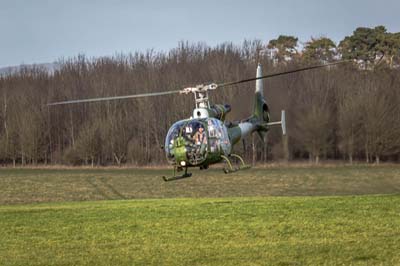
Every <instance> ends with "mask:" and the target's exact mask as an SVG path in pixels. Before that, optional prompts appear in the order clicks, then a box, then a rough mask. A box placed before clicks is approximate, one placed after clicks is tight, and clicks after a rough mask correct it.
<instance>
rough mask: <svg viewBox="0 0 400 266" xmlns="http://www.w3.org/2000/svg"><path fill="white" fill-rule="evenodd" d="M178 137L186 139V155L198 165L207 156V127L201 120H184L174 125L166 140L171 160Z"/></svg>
mask: <svg viewBox="0 0 400 266" xmlns="http://www.w3.org/2000/svg"><path fill="white" fill-rule="evenodd" d="M178 137H183V138H184V140H185V149H186V157H187V159H188V160H189V162H190V163H191V164H193V165H196V164H198V163H200V162H202V161H204V160H205V158H206V152H207V128H206V126H205V124H203V122H202V121H200V120H184V121H179V122H177V123H175V124H173V125H172V127H171V128H170V130H169V131H168V134H167V137H166V140H165V142H166V143H165V152H166V155H167V159H168V160H169V161H173V160H174V157H175V156H174V154H173V153H174V141H176V139H177V138H178Z"/></svg>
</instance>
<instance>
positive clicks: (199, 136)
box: [48, 61, 344, 181]
mask: <svg viewBox="0 0 400 266" xmlns="http://www.w3.org/2000/svg"><path fill="white" fill-rule="evenodd" d="M343 62H344V61H341V62H334V63H329V64H324V65H316V66H310V67H304V68H299V69H295V70H291V71H285V72H279V73H274V74H269V75H264V76H263V74H262V67H261V65H260V64H259V65H258V67H257V74H256V77H255V78H249V79H243V80H238V81H233V82H226V83H221V84H216V83H210V84H207V85H204V84H201V85H197V86H195V87H187V88H184V89H181V90H173V91H164V92H155V93H144V94H135V95H125V96H113V97H104V98H92V99H80V100H70V101H62V102H54V103H49V104H48V106H54V105H64V104H76V103H88V102H98V101H110V100H120V99H129V98H142V97H150V96H162V95H168V94H181V95H182V94H183V95H185V94H190V93H193V95H194V99H195V108H194V110H193V115H192V116H191V117H190V118H188V119H184V120H180V121H178V122H176V123H174V124H173V125H172V126H171V128H170V129H169V130H168V133H167V136H166V138H165V146H164V150H165V154H166V158H167V161H168V163H169V164H171V165H172V166H173V168H174V169H173V175H172V177H165V176H163V179H164V181H172V180H178V179H182V178H187V177H191V176H192V174H191V173H188V168H191V167H199V168H200V169H207V168H208V167H209V166H210V165H212V164H216V163H219V162H222V161H224V162H225V167H224V168H223V171H224V172H225V173H232V172H236V171H239V170H244V169H248V168H250V166H249V165H246V164H245V163H244V160H243V158H242V157H241V156H240V155H238V154H235V153H233V152H232V150H233V146H234V145H235V144H237V143H238V142H240V141H241V140H243V139H244V138H246V136H248V135H250V134H252V133H254V132H257V133H258V134H259V136H260V137H261V139H264V138H263V137H264V134H265V133H266V132H267V131H268V130H269V128H270V127H271V126H277V125H278V126H279V125H280V126H281V128H282V134H283V135H285V134H286V120H285V111H284V110H282V113H281V120H280V121H276V122H270V116H269V108H268V105H267V103H266V101H265V99H264V93H263V83H262V81H263V79H267V78H272V77H276V76H281V75H287V74H290V73H296V72H302V71H306V70H311V69H317V68H322V67H327V66H332V65H336V64H340V63H343ZM250 81H256V89H255V96H254V97H255V99H254V109H253V114H252V115H251V116H250V117H248V118H246V119H243V120H241V121H235V122H229V121H226V120H225V119H226V115H227V114H228V113H229V112H230V111H231V106H230V105H228V104H211V103H210V101H209V91H214V90H217V89H221V88H226V87H229V86H233V85H237V84H241V83H247V82H250ZM181 171H184V173H183V174H181V175H176V172H181Z"/></svg>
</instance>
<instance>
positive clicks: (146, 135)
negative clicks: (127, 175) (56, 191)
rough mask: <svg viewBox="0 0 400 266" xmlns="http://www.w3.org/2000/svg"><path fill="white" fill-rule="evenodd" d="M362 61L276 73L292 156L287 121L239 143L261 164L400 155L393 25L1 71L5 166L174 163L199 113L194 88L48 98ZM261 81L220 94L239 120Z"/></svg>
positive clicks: (274, 94)
mask: <svg viewBox="0 0 400 266" xmlns="http://www.w3.org/2000/svg"><path fill="white" fill-rule="evenodd" d="M342 58H343V59H353V61H352V62H353V63H350V64H344V65H340V66H335V67H330V68H327V69H319V70H312V71H307V72H303V73H297V74H291V75H287V76H281V77H276V78H273V79H269V80H266V81H265V83H264V88H265V94H266V97H267V102H268V103H269V105H270V109H271V115H272V118H273V120H277V119H279V117H280V110H281V109H285V110H287V125H288V143H289V154H288V155H287V154H286V153H285V152H284V150H283V148H282V139H281V138H282V136H281V132H280V130H279V129H271V131H270V132H269V134H268V136H267V138H266V139H265V144H264V143H263V142H261V140H259V139H258V136H257V135H254V136H253V137H251V138H249V139H248V141H247V142H246V143H245V144H244V145H238V146H237V147H235V149H236V152H238V153H242V154H244V155H245V157H246V159H247V160H249V161H252V162H253V163H257V162H267V161H269V160H280V159H283V158H284V157H286V156H289V159H310V160H312V161H315V162H318V161H319V160H320V159H341V160H343V159H345V160H349V161H350V162H353V160H363V161H366V162H373V161H375V162H378V163H379V161H381V160H389V161H398V160H399V157H400V107H399V103H400V75H399V74H400V70H399V63H400V60H399V59H400V37H399V34H398V33H388V32H387V31H386V29H385V28H384V27H382V26H379V27H376V28H372V29H369V28H358V29H356V30H355V31H354V33H353V35H352V36H348V37H346V38H345V39H344V40H343V41H342V42H340V43H339V45H338V46H336V45H335V43H334V42H332V41H331V40H330V39H328V38H325V37H324V38H318V39H312V40H310V41H309V42H307V43H306V44H305V45H304V48H303V49H302V50H301V51H299V50H298V40H297V38H295V37H293V36H279V38H277V39H276V40H271V41H270V42H269V43H263V42H261V41H245V42H244V43H243V44H242V45H241V46H236V45H233V44H229V43H225V44H221V45H218V46H216V47H209V46H207V45H205V44H188V43H181V44H180V45H179V46H178V47H177V48H176V49H172V50H171V51H169V52H168V53H157V52H154V51H147V52H146V53H135V54H128V55H126V54H120V55H116V56H113V57H102V58H95V59H88V58H86V57H85V56H84V55H80V56H78V57H76V58H70V59H65V60H64V59H63V60H60V61H59V62H58V64H59V66H60V67H59V69H57V70H55V71H54V72H52V73H49V72H48V71H47V70H46V69H42V68H40V67H30V68H27V67H25V68H21V69H20V70H19V71H18V72H17V73H10V74H9V75H5V76H2V77H1V78H0V106H1V108H0V110H1V111H0V123H1V127H0V161H1V162H2V163H3V164H14V165H16V164H22V165H26V164H38V163H40V164H73V165H82V164H88V165H109V164H116V165H121V164H123V163H129V164H135V165H147V164H164V163H166V160H165V156H164V151H163V150H161V147H162V146H163V145H164V143H163V142H164V137H165V135H166V133H167V131H168V129H169V127H170V126H171V125H172V124H173V123H174V122H175V121H177V120H180V119H184V118H188V117H189V116H190V115H191V112H192V108H193V106H194V101H193V97H192V95H188V96H180V95H177V96H162V97H149V98H141V99H131V100H118V101H110V102H100V103H87V104H73V105H65V106H54V107H48V106H47V105H46V104H47V103H50V102H55V101H62V100H71V99H83V98H94V97H106V96H116V95H128V94H137V93H147V92H158V91H167V90H177V89H181V88H184V87H185V86H192V85H195V84H199V83H205V82H217V83H218V82H223V81H232V80H238V79H243V78H248V77H254V76H255V72H256V67H257V64H258V63H261V64H262V65H263V69H264V73H273V72H277V71H282V70H288V69H295V68H297V67H303V66H305V65H312V64H321V63H326V62H332V61H335V60H341V59H342ZM254 86H255V84H254V83H248V84H245V85H239V86H235V87H232V88H227V89H224V90H220V91H218V90H217V91H216V92H214V93H212V95H211V98H212V102H214V103H230V104H231V105H232V107H233V110H232V113H231V114H229V115H228V120H240V119H243V118H245V117H247V116H248V115H249V114H251V112H252V106H253V92H254Z"/></svg>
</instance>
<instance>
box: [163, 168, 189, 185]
mask: <svg viewBox="0 0 400 266" xmlns="http://www.w3.org/2000/svg"><path fill="white" fill-rule="evenodd" d="M176 171H177V169H176V168H174V175H173V176H172V177H166V176H163V177H162V178H163V180H164V181H165V182H169V181H175V180H179V179H184V178H188V177H191V176H192V173H188V172H187V168H185V173H184V174H182V175H179V176H176V175H175V172H176ZM178 171H179V170H178Z"/></svg>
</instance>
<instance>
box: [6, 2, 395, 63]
mask: <svg viewBox="0 0 400 266" xmlns="http://www.w3.org/2000/svg"><path fill="white" fill-rule="evenodd" d="M399 10H400V1H399V0H381V1H376V0H335V1H322V0H303V1H295V0H286V1H285V0H281V1H278V0H276V1H275V0H264V1H262V0H247V1H244V0H242V1H233V0H231V1H228V0H219V1H217V0H198V1H190V0H169V1H168V0H165V1H157V0H153V1H150V0H147V1H144V0H143V1H142V0H131V1H128V0H109V1H105V0H100V1H94V0H86V1H85V0H68V1H67V0H65V1H60V0H35V1H34V0H0V25H2V28H1V31H0V32H1V35H0V36H1V37H0V67H2V66H9V65H18V64H21V63H26V64H31V63H45V62H53V61H55V60H57V59H58V58H60V57H70V56H75V55H77V54H79V53H84V54H86V55H87V56H90V57H92V56H104V55H113V54H115V53H116V52H125V53H129V52H135V51H145V50H147V49H150V48H153V49H155V50H157V51H167V50H169V49H170V48H173V47H176V46H177V44H178V42H179V41H181V40H188V41H190V42H206V43H207V44H209V45H215V44H218V43H222V42H224V41H232V42H234V43H237V44H240V43H241V42H242V41H243V40H244V39H261V40H262V41H264V42H266V41H268V40H270V39H272V38H276V37H277V36H278V35H280V34H291V35H295V36H297V37H299V38H300V40H301V41H303V42H304V41H307V40H308V39H310V37H311V36H314V37H318V36H327V37H330V38H332V39H333V40H335V41H336V42H337V41H339V40H341V39H342V38H343V37H344V36H346V35H349V34H351V33H352V31H353V30H354V29H355V28H356V27H359V26H368V27H372V26H376V25H384V26H386V27H387V29H388V30H389V31H390V32H398V31H400V19H399V15H398V14H399Z"/></svg>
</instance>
